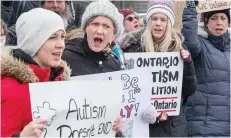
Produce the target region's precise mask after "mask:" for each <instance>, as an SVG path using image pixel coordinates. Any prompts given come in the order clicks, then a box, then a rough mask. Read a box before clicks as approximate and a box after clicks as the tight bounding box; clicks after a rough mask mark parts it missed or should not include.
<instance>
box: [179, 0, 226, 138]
mask: <svg viewBox="0 0 231 138" xmlns="http://www.w3.org/2000/svg"><path fill="white" fill-rule="evenodd" d="M190 3H191V4H190ZM192 3H193V4H192ZM187 5H188V6H187V8H185V9H184V11H183V18H182V19H183V28H182V33H183V35H184V37H185V42H184V43H185V45H187V47H188V49H189V51H190V52H191V54H192V58H193V61H194V64H195V70H196V76H197V79H198V87H197V90H196V93H195V94H194V95H192V96H191V97H190V98H189V99H188V108H187V110H186V119H187V121H188V134H189V136H197V137H206V136H209V137H212V136H219V137H220V136H226V137H229V136H230V28H229V27H228V26H229V24H230V11H229V9H224V10H217V11H210V12H206V13H203V18H204V26H198V21H197V11H196V8H195V3H194V1H191V2H190V1H189V2H188V4H187Z"/></svg>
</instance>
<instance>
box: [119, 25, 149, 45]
mask: <svg viewBox="0 0 231 138" xmlns="http://www.w3.org/2000/svg"><path fill="white" fill-rule="evenodd" d="M144 31H145V29H141V30H138V31H134V32H129V33H127V34H125V35H124V37H123V38H122V39H121V42H120V43H119V45H120V46H121V48H122V49H127V48H129V47H131V46H132V45H134V44H140V45H141V36H142V34H143V33H144Z"/></svg>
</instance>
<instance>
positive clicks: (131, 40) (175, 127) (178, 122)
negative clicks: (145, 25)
mask: <svg viewBox="0 0 231 138" xmlns="http://www.w3.org/2000/svg"><path fill="white" fill-rule="evenodd" d="M143 32H144V30H140V31H137V32H133V33H128V34H127V37H124V39H123V40H122V42H121V43H120V46H121V48H122V49H123V50H124V52H129V53H131V52H144V50H143V48H142V47H141V35H142V34H143ZM195 90H196V76H195V70H194V66H193V62H192V63H189V64H187V63H186V64H184V71H183V84H182V100H181V107H180V114H179V116H170V117H168V120H167V121H160V122H159V123H155V124H150V125H149V136H150V137H185V136H187V121H186V119H185V107H186V104H187V102H186V101H187V99H188V97H189V96H191V95H192V94H193V93H194V92H195Z"/></svg>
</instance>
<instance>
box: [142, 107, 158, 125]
mask: <svg viewBox="0 0 231 138" xmlns="http://www.w3.org/2000/svg"><path fill="white" fill-rule="evenodd" d="M157 116H158V115H157V111H156V109H155V107H154V106H153V105H150V106H149V107H148V108H147V109H145V110H144V111H143V115H142V119H143V120H144V121H145V122H147V123H149V124H154V123H155V122H156V118H157Z"/></svg>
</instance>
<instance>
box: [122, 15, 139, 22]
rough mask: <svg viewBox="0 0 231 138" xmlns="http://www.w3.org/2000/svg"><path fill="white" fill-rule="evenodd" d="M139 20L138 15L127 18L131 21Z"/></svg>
mask: <svg viewBox="0 0 231 138" xmlns="http://www.w3.org/2000/svg"><path fill="white" fill-rule="evenodd" d="M135 19H136V20H139V17H138V16H135V17H131V16H130V17H128V18H126V19H125V20H128V21H129V22H133V20H135Z"/></svg>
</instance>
